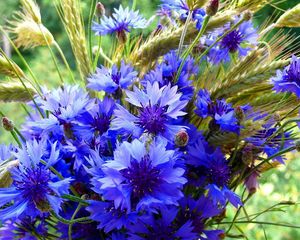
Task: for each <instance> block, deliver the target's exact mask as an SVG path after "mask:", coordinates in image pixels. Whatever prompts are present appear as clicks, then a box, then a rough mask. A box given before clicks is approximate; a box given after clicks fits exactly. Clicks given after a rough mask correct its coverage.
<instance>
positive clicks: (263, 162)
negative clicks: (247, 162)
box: [245, 146, 296, 178]
mask: <svg viewBox="0 0 300 240" xmlns="http://www.w3.org/2000/svg"><path fill="white" fill-rule="evenodd" d="M295 149H296V147H295V146H292V147H289V148H286V149H283V150H281V151H279V152H278V153H276V154H274V155H272V156H271V157H268V158H267V159H266V160H264V161H262V162H261V163H259V164H258V165H256V166H255V167H254V168H253V169H252V171H250V172H249V173H248V174H247V175H246V176H245V178H247V177H249V176H250V175H251V174H252V173H253V172H254V171H255V170H257V169H259V168H260V167H261V166H262V165H264V164H265V163H268V162H269V161H271V160H272V159H274V158H275V157H278V156H281V155H283V154H285V153H288V152H291V151H293V150H295Z"/></svg>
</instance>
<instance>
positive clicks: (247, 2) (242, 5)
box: [235, 0, 268, 12]
mask: <svg viewBox="0 0 300 240" xmlns="http://www.w3.org/2000/svg"><path fill="white" fill-rule="evenodd" d="M267 3H268V1H267V0H241V1H239V2H238V4H237V5H236V6H235V7H236V8H237V9H240V10H241V11H244V10H250V11H254V12H256V11H258V10H259V9H261V8H262V7H264V6H265V5H266V4H267Z"/></svg>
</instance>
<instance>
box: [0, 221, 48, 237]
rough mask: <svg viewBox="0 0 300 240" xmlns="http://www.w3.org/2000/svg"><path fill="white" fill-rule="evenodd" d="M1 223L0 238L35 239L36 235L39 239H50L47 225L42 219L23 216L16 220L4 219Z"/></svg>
mask: <svg viewBox="0 0 300 240" xmlns="http://www.w3.org/2000/svg"><path fill="white" fill-rule="evenodd" d="M2 224H3V225H2V226H1V228H0V236H1V239H2V240H12V239H23V240H36V239H37V237H38V238H41V239H50V236H48V234H47V233H48V229H47V225H46V224H45V221H44V220H43V219H42V220H40V219H35V220H32V219H30V218H24V219H22V220H17V221H11V220H6V221H5V222H2Z"/></svg>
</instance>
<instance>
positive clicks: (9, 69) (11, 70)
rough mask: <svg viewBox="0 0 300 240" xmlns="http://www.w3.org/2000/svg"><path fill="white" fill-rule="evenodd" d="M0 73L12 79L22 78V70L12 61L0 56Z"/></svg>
mask: <svg viewBox="0 0 300 240" xmlns="http://www.w3.org/2000/svg"><path fill="white" fill-rule="evenodd" d="M0 73H1V74H3V75H6V76H9V77H12V78H17V77H21V78H23V77H24V76H25V75H24V72H23V71H22V69H21V68H20V67H19V66H18V65H17V64H16V63H15V62H14V61H12V60H10V59H8V58H6V57H4V56H2V55H1V54H0Z"/></svg>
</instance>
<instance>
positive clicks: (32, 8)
mask: <svg viewBox="0 0 300 240" xmlns="http://www.w3.org/2000/svg"><path fill="white" fill-rule="evenodd" d="M21 4H22V5H23V11H24V13H25V15H26V16H30V17H31V19H32V20H33V21H34V22H36V23H37V24H41V23H42V20H41V12H40V8H39V7H38V5H37V4H36V2H35V1H34V0H21Z"/></svg>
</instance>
